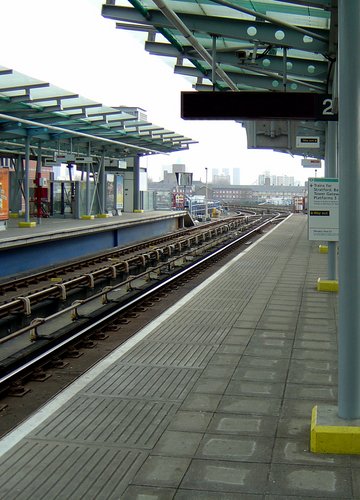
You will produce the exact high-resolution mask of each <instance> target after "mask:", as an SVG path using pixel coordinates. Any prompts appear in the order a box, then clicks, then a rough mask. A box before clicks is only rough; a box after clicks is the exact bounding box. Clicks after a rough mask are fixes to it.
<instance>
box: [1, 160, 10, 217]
mask: <svg viewBox="0 0 360 500" xmlns="http://www.w3.org/2000/svg"><path fill="white" fill-rule="evenodd" d="M8 218H9V170H8V169H7V168H0V220H7V219H8Z"/></svg>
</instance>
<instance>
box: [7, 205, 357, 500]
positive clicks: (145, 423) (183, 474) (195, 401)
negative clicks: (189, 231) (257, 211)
mask: <svg viewBox="0 0 360 500" xmlns="http://www.w3.org/2000/svg"><path fill="white" fill-rule="evenodd" d="M326 267H327V256H326V255H322V254H320V253H319V250H318V244H317V243H316V242H309V241H308V240H307V221H306V217H305V216H302V215H294V216H292V217H291V218H289V219H287V220H286V221H285V222H283V223H282V224H280V225H279V226H277V227H275V228H274V229H273V230H272V231H269V232H268V233H267V234H265V235H264V237H263V238H262V239H260V240H259V241H258V242H257V243H255V244H253V245H251V246H249V247H248V249H247V251H246V252H245V253H243V254H241V255H239V256H238V257H236V258H235V259H234V260H232V261H231V262H230V263H229V264H227V265H226V266H224V267H223V268H222V269H221V270H220V271H219V272H218V273H216V274H214V275H213V276H212V277H211V278H210V279H209V280H206V281H204V283H203V284H202V285H200V286H199V287H198V288H196V289H194V290H193V291H192V292H190V293H189V294H188V295H187V296H186V297H185V298H184V299H182V300H181V301H180V302H178V303H177V304H176V305H175V306H173V307H172V308H171V309H169V310H168V311H167V312H166V313H164V314H163V315H162V316H160V317H159V318H158V319H156V320H155V321H154V322H152V323H151V324H149V325H148V326H147V327H146V328H144V329H143V330H141V331H140V332H139V333H138V334H137V335H136V336H135V337H134V338H132V339H131V340H129V341H128V342H127V343H126V344H124V345H123V346H121V347H120V348H119V349H117V350H116V351H114V352H113V353H112V354H111V355H110V356H109V357H108V358H106V359H105V360H103V361H101V362H100V363H99V364H98V365H96V366H95V367H94V368H93V369H92V370H90V371H89V372H87V374H85V375H84V376H83V377H81V378H80V379H79V380H78V381H76V382H75V383H74V384H72V385H71V386H69V387H68V388H67V389H66V390H65V391H64V392H62V393H61V394H60V395H59V396H57V397H56V398H55V399H54V400H52V401H51V402H50V403H48V404H47V405H46V406H45V407H44V408H43V409H42V410H40V411H39V412H37V413H36V414H35V415H34V416H33V417H31V418H30V419H29V420H28V421H26V422H25V423H24V424H23V425H21V426H20V427H18V428H17V429H16V430H15V431H13V432H12V433H10V434H9V435H8V436H6V437H5V438H4V439H3V440H2V441H1V442H0V450H2V451H0V453H1V464H0V492H1V495H3V497H4V498H6V499H7V500H9V499H15V498H16V499H17V500H29V499H50V500H52V499H77V500H78V499H97V500H98V499H117V500H118V499H121V500H132V499H138V500H140V499H142V500H144V499H159V500H160V499H161V500H167V499H175V500H191V499H206V500H212V499H214V500H215V499H216V500H219V499H220V500H238V499H242V500H256V499H259V500H260V499H262V500H279V499H287V500H289V499H292V500H301V499H308V498H318V499H329V498H339V499H342V500H344V499H359V498H360V458H359V457H350V456H337V455H319V454H317V455H314V454H311V453H310V452H309V441H310V423H311V410H312V408H313V406H314V405H315V404H318V403H324V404H325V403H329V404H334V403H335V402H336V397H337V394H336V383H337V341H336V330H337V304H336V302H337V296H336V294H334V293H327V292H317V291H316V282H317V278H318V277H326ZM1 495H0V496H1Z"/></svg>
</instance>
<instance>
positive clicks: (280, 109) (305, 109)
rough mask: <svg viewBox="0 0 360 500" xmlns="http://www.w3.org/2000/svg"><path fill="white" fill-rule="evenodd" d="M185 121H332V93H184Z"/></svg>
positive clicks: (335, 118) (182, 101) (182, 95)
mask: <svg viewBox="0 0 360 500" xmlns="http://www.w3.org/2000/svg"><path fill="white" fill-rule="evenodd" d="M181 117H182V118H184V119H185V120H244V121H245V120H312V121H333V120H337V119H338V117H337V115H336V114H334V112H333V100H332V96H331V95H330V94H313V93H310V92H247V91H243V92H232V91H228V92H226V91H225V92H223V91H220V92H216V91H214V92H206V91H203V92H181Z"/></svg>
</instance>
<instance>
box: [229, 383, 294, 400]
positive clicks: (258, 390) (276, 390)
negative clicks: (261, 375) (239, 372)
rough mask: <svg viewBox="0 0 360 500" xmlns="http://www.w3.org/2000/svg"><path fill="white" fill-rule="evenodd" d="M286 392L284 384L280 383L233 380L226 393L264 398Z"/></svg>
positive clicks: (279, 395) (278, 395)
mask: <svg viewBox="0 0 360 500" xmlns="http://www.w3.org/2000/svg"><path fill="white" fill-rule="evenodd" d="M283 392H284V384H280V383H273V384H270V383H265V382H251V381H248V382H246V381H241V380H232V381H231V382H230V383H229V385H228V387H227V388H226V391H225V394H227V395H232V396H234V395H244V396H249V395H252V396H255V397H262V398H275V397H281V396H282V395H283Z"/></svg>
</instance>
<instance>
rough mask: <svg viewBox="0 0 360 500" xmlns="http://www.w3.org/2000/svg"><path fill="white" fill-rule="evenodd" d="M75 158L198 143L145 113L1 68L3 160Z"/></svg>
mask: <svg viewBox="0 0 360 500" xmlns="http://www.w3.org/2000/svg"><path fill="white" fill-rule="evenodd" d="M26 141H30V148H31V153H32V156H34V155H36V154H37V152H36V150H37V148H38V147H39V145H40V144H41V152H42V154H43V155H45V156H46V155H48V156H49V157H51V156H53V155H54V154H55V153H56V152H59V151H61V152H73V153H76V154H80V155H85V156H89V155H91V156H99V157H101V156H102V155H103V154H104V152H105V156H106V157H110V158H117V159H122V158H126V157H132V156H136V155H151V154H159V153H161V154H164V153H171V152H174V151H180V150H186V149H188V148H189V144H191V143H193V142H195V141H192V140H191V139H190V138H187V137H184V136H183V135H181V134H177V133H176V132H173V131H171V130H166V129H164V128H162V127H161V126H157V125H154V124H152V123H149V122H148V121H147V120H146V114H145V111H144V110H143V109H141V108H136V107H135V108H132V107H127V106H120V107H108V106H103V105H102V104H100V103H97V102H94V101H92V100H90V99H87V98H85V97H81V96H79V95H78V94H75V93H74V92H70V91H67V90H64V89H61V88H59V87H56V86H54V85H51V84H49V83H46V82H43V81H40V80H37V79H35V78H31V77H29V76H26V75H24V74H22V73H19V72H17V71H14V70H12V69H9V68H5V67H2V66H0V156H3V157H6V156H7V157H11V156H13V155H17V154H24V150H25V143H26Z"/></svg>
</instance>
